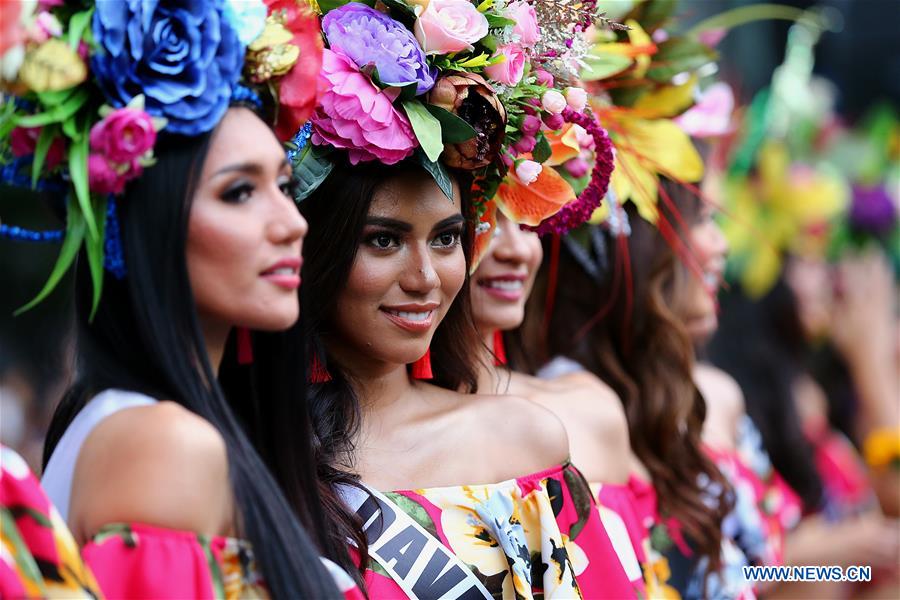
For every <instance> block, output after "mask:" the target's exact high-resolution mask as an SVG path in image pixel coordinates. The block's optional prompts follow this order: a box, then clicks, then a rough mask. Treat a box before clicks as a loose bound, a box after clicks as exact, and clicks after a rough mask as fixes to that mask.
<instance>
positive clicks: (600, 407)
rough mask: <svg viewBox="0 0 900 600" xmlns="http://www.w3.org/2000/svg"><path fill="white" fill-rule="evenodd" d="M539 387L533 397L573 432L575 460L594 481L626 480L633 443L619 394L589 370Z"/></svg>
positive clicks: (570, 437) (569, 431) (571, 434)
mask: <svg viewBox="0 0 900 600" xmlns="http://www.w3.org/2000/svg"><path fill="white" fill-rule="evenodd" d="M546 384H547V385H550V386H552V388H550V389H547V388H546V387H544V388H540V387H535V388H534V393H533V395H531V396H529V397H530V398H531V399H533V400H534V401H535V402H537V403H538V404H541V405H542V406H544V407H545V408H547V409H548V410H551V411H553V413H554V414H556V415H557V416H558V417H559V418H560V420H561V421H562V422H563V425H564V426H565V428H566V430H567V431H568V434H569V442H570V445H571V449H572V461H573V462H574V463H575V464H576V465H577V466H578V468H579V469H581V470H582V472H583V473H584V474H585V477H587V478H588V480H590V481H596V482H604V483H624V482H625V481H627V479H628V474H629V469H628V464H629V463H628V460H625V459H626V458H627V457H628V456H629V454H630V453H631V443H630V439H629V435H628V420H627V418H626V416H625V409H624V408H623V406H622V402H621V400H619V396H618V394H616V392H615V391H614V390H613V389H612V388H611V387H609V385H607V384H606V383H605V382H603V381H602V380H601V379H599V378H598V377H596V376H595V375H593V374H592V373H588V372H587V371H583V372H577V373H570V374H568V375H564V376H562V377H558V378H556V379H553V380H549V381H547V382H546Z"/></svg>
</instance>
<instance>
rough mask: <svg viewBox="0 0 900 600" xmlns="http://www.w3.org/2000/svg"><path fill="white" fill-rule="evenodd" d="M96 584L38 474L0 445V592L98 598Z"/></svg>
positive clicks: (6, 595)
mask: <svg viewBox="0 0 900 600" xmlns="http://www.w3.org/2000/svg"><path fill="white" fill-rule="evenodd" d="M99 590H100V588H99V587H98V585H97V581H96V580H95V579H94V576H93V575H92V574H91V571H90V569H88V568H87V567H86V566H85V564H84V562H83V561H82V559H81V556H80V555H79V553H78V545H77V544H76V543H75V540H74V538H73V537H72V534H71V533H70V532H69V529H68V528H67V527H66V524H65V523H64V522H63V520H62V517H60V516H59V513H58V512H57V511H56V509H55V508H54V507H53V505H52V504H51V503H50V500H49V499H48V498H47V495H46V494H44V490H43V489H41V486H40V484H39V483H38V480H37V478H36V477H35V476H34V474H33V473H32V472H31V470H30V469H29V468H28V465H27V464H26V463H25V461H24V460H23V459H22V457H20V456H19V455H18V454H16V453H15V452H14V451H13V450H11V449H10V448H7V447H6V446H0V598H101V597H102V595H101V594H100V591H99Z"/></svg>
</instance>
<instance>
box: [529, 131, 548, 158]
mask: <svg viewBox="0 0 900 600" xmlns="http://www.w3.org/2000/svg"><path fill="white" fill-rule="evenodd" d="M552 155H553V150H552V148H551V147H550V142H549V141H548V140H547V136H545V135H539V136H538V140H537V144H535V146H534V150H532V151H531V157H532V158H533V159H534V160H536V161H537V162H539V163H545V162H547V160H549V159H550V157H551V156H552Z"/></svg>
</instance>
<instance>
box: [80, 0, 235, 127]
mask: <svg viewBox="0 0 900 600" xmlns="http://www.w3.org/2000/svg"><path fill="white" fill-rule="evenodd" d="M224 10H225V3H224V0H183V1H181V2H175V1H167V2H162V3H161V2H159V0H116V1H115V2H98V3H97V5H96V8H95V11H94V20H93V23H92V26H93V34H94V40H95V41H96V43H97V44H98V45H99V49H98V50H97V51H96V52H94V53H93V56H92V57H91V68H92V69H93V71H94V74H95V76H96V78H97V81H98V84H99V86H100V89H101V90H102V91H103V93H104V95H105V96H106V100H107V102H108V103H109V104H110V105H112V106H114V107H117V108H118V107H122V106H125V105H126V104H127V103H128V102H129V101H130V100H131V99H132V98H134V97H135V96H137V95H138V94H143V95H144V97H145V110H146V111H147V112H148V113H149V114H151V115H155V116H162V117H165V118H166V119H168V125H167V126H166V131H167V132H171V133H179V134H183V135H198V134H200V133H204V132H206V131H209V130H211V129H212V128H213V127H215V125H216V124H217V123H218V122H219V120H221V118H222V116H223V115H224V114H225V111H226V110H227V108H228V102H229V100H230V98H231V90H232V87H233V86H235V85H236V84H237V82H238V79H239V78H240V75H241V68H242V66H243V62H244V61H243V59H244V48H243V46H242V45H241V43H240V41H239V40H238V36H237V33H236V32H235V31H234V29H233V28H232V26H231V24H230V23H229V22H228V20H227V19H226V18H225V15H224Z"/></svg>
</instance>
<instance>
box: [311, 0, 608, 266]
mask: <svg viewBox="0 0 900 600" xmlns="http://www.w3.org/2000/svg"><path fill="white" fill-rule="evenodd" d="M543 4H547V3H545V2H538V3H532V2H529V1H527V0H515V1H512V2H510V1H507V0H484V1H481V2H473V1H470V0H381V1H379V2H375V3H372V2H366V3H360V2H346V1H335V2H328V3H327V5H326V3H325V2H319V3H318V6H319V8H320V12H321V13H322V32H323V35H324V38H325V43H326V46H327V48H326V50H325V52H324V59H323V68H322V73H321V75H320V77H319V90H318V91H319V97H320V100H319V104H318V105H317V107H316V110H315V112H314V114H313V116H312V118H311V120H310V125H309V127H308V128H307V130H306V131H305V132H304V133H303V134H302V135H300V136H298V138H297V140H296V145H297V147H298V148H300V147H303V148H302V150H298V151H297V152H296V153H295V155H294V161H295V173H296V174H297V175H298V178H299V179H300V189H299V191H298V196H297V199H298V201H302V200H303V199H304V198H306V197H307V196H308V195H309V194H311V193H312V192H313V191H314V190H315V189H316V187H317V186H318V185H319V184H320V183H321V182H322V181H323V180H324V179H325V178H326V177H327V176H328V174H329V173H330V171H331V168H332V166H333V162H332V161H333V159H334V156H333V154H334V152H335V151H340V152H341V153H346V156H347V158H348V159H349V161H350V162H351V163H352V164H358V163H361V162H366V161H380V162H382V163H385V164H396V163H398V162H400V161H403V160H415V161H418V162H419V163H420V164H421V165H422V166H423V167H424V168H425V169H426V170H427V171H428V172H429V173H431V174H432V175H433V176H434V178H435V180H436V182H437V183H438V185H439V186H440V187H441V189H442V190H443V191H444V193H446V194H447V195H448V196H450V195H451V185H450V177H449V175H448V171H447V168H452V169H462V170H465V171H469V172H471V173H472V175H473V176H474V180H475V188H474V190H473V191H474V192H475V193H474V196H475V204H476V207H477V209H478V214H479V216H480V217H481V218H482V220H483V222H484V223H485V224H484V225H482V226H481V227H480V230H487V229H490V227H491V221H492V216H493V214H494V211H495V210H496V209H497V208H499V209H500V210H502V211H503V212H504V213H505V214H507V216H509V217H510V218H511V219H513V220H514V221H516V222H518V223H520V224H522V225H524V226H527V227H532V228H535V229H537V230H538V231H541V232H543V231H547V230H551V231H553V230H556V231H564V230H567V229H568V228H570V227H572V226H574V225H576V224H578V223H580V222H582V221H584V220H585V219H587V217H588V216H590V213H591V212H592V211H593V210H594V209H595V208H596V207H597V206H599V204H600V201H601V199H602V197H603V195H604V194H605V192H606V188H607V185H608V182H609V176H610V172H611V170H612V154H611V150H610V148H609V144H608V140H607V137H606V132H605V130H604V129H603V128H602V127H600V125H599V123H598V122H597V121H596V119H595V118H594V117H593V114H592V113H591V111H590V109H589V108H588V107H587V106H586V94H585V93H584V91H583V90H582V89H580V88H578V87H574V86H571V85H569V82H568V81H567V80H566V79H565V78H563V77H554V76H553V75H551V74H550V73H549V72H547V71H546V70H545V69H542V68H540V67H541V65H542V64H544V63H545V61H548V60H549V59H550V58H552V57H551V56H550V54H551V52H555V54H554V56H557V55H560V54H562V53H563V52H564V51H566V50H567V48H566V46H565V44H566V41H565V40H562V37H559V36H558V35H557V34H559V32H561V31H563V30H564V29H566V28H568V32H569V33H568V36H569V37H568V38H567V39H568V41H569V43H571V42H572V40H573V39H574V38H575V37H576V36H577V35H578V33H579V32H580V29H579V27H581V28H583V24H582V22H583V21H584V14H582V13H578V19H576V20H574V21H573V20H571V19H569V20H565V19H560V18H559V17H557V18H556V20H555V21H554V22H552V23H551V22H546V23H545V21H543V20H541V19H539V14H540V11H539V12H536V11H535V9H536V8H537V7H539V6H542V5H543ZM556 4H566V5H567V4H569V2H568V1H567V0H560V1H559V2H556ZM589 4H590V3H589ZM549 32H552V33H553V35H554V36H557V37H558V38H559V39H560V40H562V41H560V44H559V46H560V47H559V48H558V49H557V50H552V48H551V47H552V44H551V42H550V41H549V40H547V39H544V38H543V36H544V35H547V34H548V33H549ZM560 35H561V34H560ZM554 39H556V37H555V38H554ZM567 122H568V123H578V124H579V125H580V126H581V127H583V128H584V129H583V131H584V132H586V135H588V136H589V137H590V138H591V139H592V148H593V150H592V152H591V157H592V158H594V157H596V158H595V160H594V163H595V164H594V168H593V177H592V178H591V184H590V185H589V186H587V189H586V190H585V192H584V193H582V194H581V195H580V196H578V195H576V193H575V192H574V191H573V189H572V188H571V186H570V185H569V184H568V183H567V182H566V181H565V180H563V179H562V178H561V177H560V176H559V175H558V174H557V173H556V171H554V170H553V169H546V168H544V165H547V164H548V163H547V161H548V160H549V159H550V158H551V156H552V154H553V152H552V148H551V139H552V135H553V133H554V132H558V131H559V130H560V129H562V128H563V127H564V126H565V125H566V123H567ZM307 140H309V141H310V142H311V143H310V144H308V145H307V144H306V141H307ZM485 237H487V236H485ZM480 241H481V242H483V239H482V240H480ZM479 246H483V243H481V244H479ZM477 254H478V252H476V255H477ZM476 262H477V258H476Z"/></svg>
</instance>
